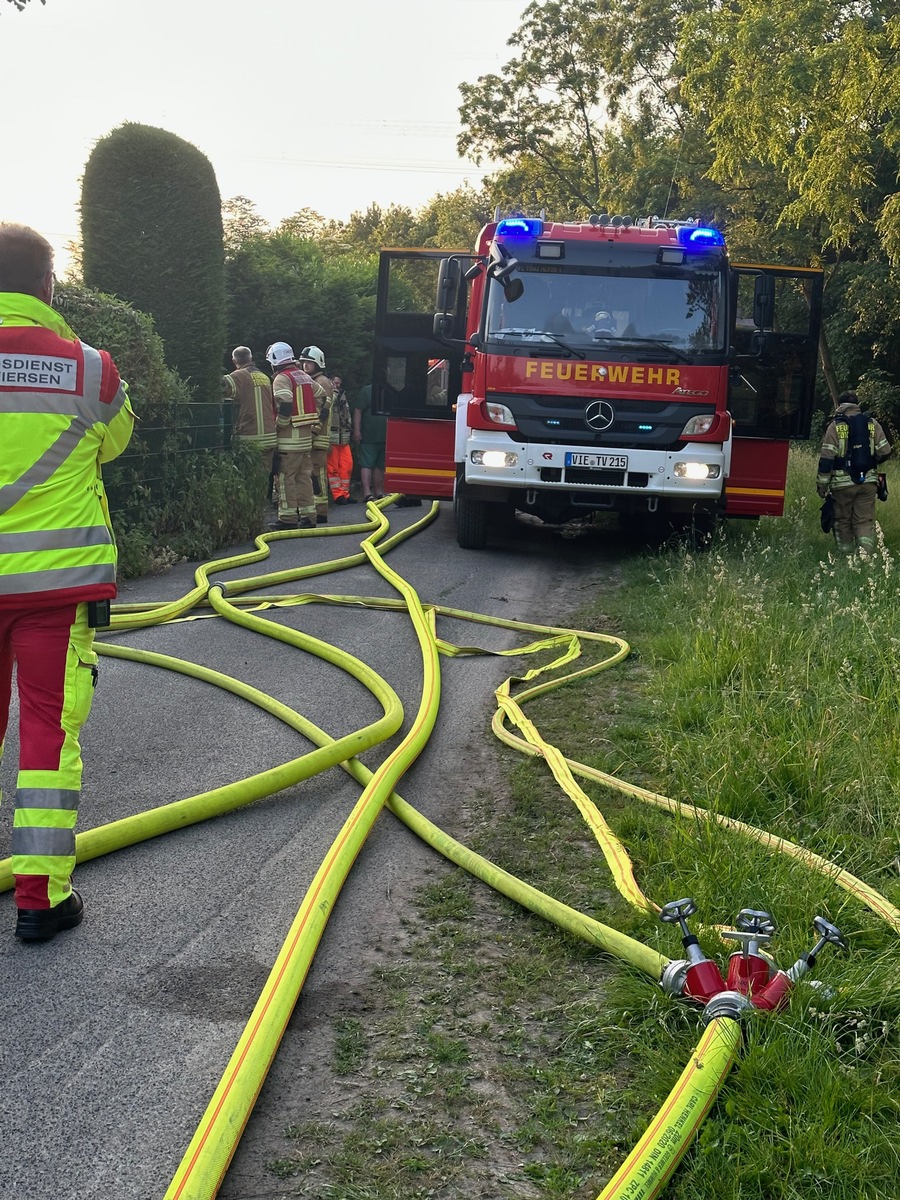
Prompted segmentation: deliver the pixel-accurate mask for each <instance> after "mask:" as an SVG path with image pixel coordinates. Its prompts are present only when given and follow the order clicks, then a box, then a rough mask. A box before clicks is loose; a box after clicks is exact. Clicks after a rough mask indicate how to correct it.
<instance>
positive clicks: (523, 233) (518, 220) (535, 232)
mask: <svg viewBox="0 0 900 1200" xmlns="http://www.w3.org/2000/svg"><path fill="white" fill-rule="evenodd" d="M543 232H544V222H543V221H542V220H541V218H540V217H504V218H503V220H502V221H501V222H500V223H499V224H498V225H497V234H496V236H497V237H501V236H502V237H512V238H516V237H521V238H536V237H540V236H541V234H542V233H543Z"/></svg>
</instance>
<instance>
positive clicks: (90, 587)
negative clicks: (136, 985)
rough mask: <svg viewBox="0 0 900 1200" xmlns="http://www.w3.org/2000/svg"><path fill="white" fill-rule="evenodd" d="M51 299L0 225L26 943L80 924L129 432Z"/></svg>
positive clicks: (6, 627) (4, 616)
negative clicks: (88, 767)
mask: <svg viewBox="0 0 900 1200" xmlns="http://www.w3.org/2000/svg"><path fill="white" fill-rule="evenodd" d="M53 287H54V275H53V248H52V247H51V245H50V243H49V242H48V241H47V240H46V239H45V238H43V237H42V236H41V235H40V234H39V233H37V232H36V231H35V230H33V229H30V228H29V227H28V226H25V225H15V224H0V447H2V452H0V756H2V753H3V742H4V738H5V735H6V729H7V724H8V721H9V710H10V704H11V700H12V672H13V665H14V664H15V667H16V686H17V690H18V696H19V772H18V777H17V780H16V809H15V815H14V817H13V832H12V870H13V876H14V878H15V896H16V909H17V920H16V930H15V935H16V937H17V938H20V939H21V940H22V941H25V942H43V941H48V940H49V939H50V938H53V937H55V936H56V934H57V933H59V932H60V931H61V930H64V929H73V928H74V927H75V926H76V925H79V924H80V923H81V920H82V917H83V916H84V903H83V901H82V899H81V896H80V895H79V893H78V892H77V891H76V890H75V889H74V888H73V887H72V871H73V869H74V867H75V823H76V820H77V817H78V804H79V799H80V794H81V779H82V771H83V764H82V760H81V746H80V743H79V733H80V731H81V727H82V725H83V724H84V722H85V721H86V720H87V718H88V713H89V712H90V708H91V700H92V697H93V694H94V686H95V684H96V682H97V661H98V660H97V654H96V651H95V650H94V648H93V642H94V627H95V626H97V625H101V624H103V625H106V624H109V618H108V616H107V615H106V612H105V611H104V610H105V609H107V608H108V604H109V601H110V600H112V599H114V597H115V595H116V543H115V538H114V536H113V531H112V524H111V522H110V516H109V507H108V505H107V502H106V493H105V491H104V488H103V476H102V465H103V463H106V462H109V461H110V460H111V459H114V458H116V457H117V456H118V455H119V454H121V453H122V451H123V450H124V449H125V447H126V446H127V445H128V442H129V440H130V438H131V434H132V430H133V428H134V413H133V412H132V409H131V404H130V402H129V399H128V388H127V385H126V384H125V383H123V382H122V381H121V380H120V378H119V372H118V370H117V369H116V365H115V363H114V362H113V360H112V358H111V357H110V356H109V354H107V352H106V351H105V350H95V349H94V348H93V347H92V346H88V345H87V344H86V343H85V342H82V341H80V340H79V339H78V338H77V337H76V335H75V334H74V333H73V332H72V330H71V329H70V328H69V326H68V325H67V324H66V322H65V321H64V320H63V318H62V317H61V316H60V314H59V313H58V312H56V311H55V310H54V309H53V308H52V304H53Z"/></svg>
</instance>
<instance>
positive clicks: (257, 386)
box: [222, 346, 276, 497]
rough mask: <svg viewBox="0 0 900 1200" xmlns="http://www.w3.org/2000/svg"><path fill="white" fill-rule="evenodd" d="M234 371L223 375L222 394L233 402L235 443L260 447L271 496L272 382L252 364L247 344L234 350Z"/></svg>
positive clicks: (273, 421)
mask: <svg viewBox="0 0 900 1200" xmlns="http://www.w3.org/2000/svg"><path fill="white" fill-rule="evenodd" d="M231 361H232V362H233V363H234V370H233V371H232V372H231V374H230V375H223V376H222V393H223V395H224V397H225V399H226V400H228V399H230V400H233V401H234V413H233V416H232V436H233V438H234V440H235V442H238V443H241V444H243V445H245V446H252V447H253V448H254V449H256V450H259V453H260V457H261V460H262V465H263V470H264V471H265V472H266V475H267V477H268V479H269V490H268V492H267V496H269V497H271V494H272V493H271V486H272V483H271V478H272V466H273V461H274V458H275V441H276V435H275V400H274V398H273V396H272V384H271V382H270V380H269V377H268V375H266V374H264V372H262V371H261V370H260V369H259V368H258V367H257V366H255V365H254V363H253V352H252V351H251V350H250V348H249V347H248V346H235V348H234V350H232V352H231Z"/></svg>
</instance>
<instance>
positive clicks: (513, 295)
mask: <svg viewBox="0 0 900 1200" xmlns="http://www.w3.org/2000/svg"><path fill="white" fill-rule="evenodd" d="M524 291H525V284H524V283H523V282H522V280H521V279H508V280H507V281H506V282H505V283H504V284H503V295H504V296H505V297H506V299H507V301H508V302H509V303H510V304H512V303H513V302H514V301H516V300H518V299H519V297H520V296H521V295H522V293H523V292H524Z"/></svg>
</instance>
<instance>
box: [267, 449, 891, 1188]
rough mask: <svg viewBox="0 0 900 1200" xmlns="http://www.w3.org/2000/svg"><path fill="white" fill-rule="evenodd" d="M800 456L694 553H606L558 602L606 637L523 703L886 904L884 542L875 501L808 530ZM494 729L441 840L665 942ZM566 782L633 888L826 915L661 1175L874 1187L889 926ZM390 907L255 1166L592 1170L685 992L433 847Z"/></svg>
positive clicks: (403, 1182)
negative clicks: (587, 591) (866, 532)
mask: <svg viewBox="0 0 900 1200" xmlns="http://www.w3.org/2000/svg"><path fill="white" fill-rule="evenodd" d="M813 473H814V463H813V461H812V460H811V459H810V458H809V457H808V456H805V455H801V454H797V455H795V456H794V457H793V459H792V466H791V475H790V489H791V494H790V495H789V498H788V510H787V516H786V517H785V518H784V519H782V520H779V521H769V520H765V519H764V520H763V521H761V522H760V523H759V524H758V526H747V525H744V526H741V525H734V526H732V527H730V528H729V529H728V531H727V534H726V536H725V537H724V538H723V539H722V540H720V541H719V542H717V543H716V545H715V546H714V547H713V548H712V550H711V551H710V552H709V553H707V554H704V555H700V556H698V555H694V554H691V553H687V552H684V551H670V552H667V553H666V554H663V555H659V556H654V557H650V558H644V559H638V560H633V561H631V562H629V563H626V565H625V566H624V567H623V580H622V583H621V586H619V587H616V588H615V589H614V590H613V589H611V590H609V591H606V592H604V594H603V596H602V598H600V599H598V601H597V602H596V603H595V604H594V605H592V607H591V609H590V610H587V611H584V612H582V613H580V614H577V615H576V616H575V617H574V618H573V621H572V624H573V625H576V626H577V625H579V624H580V625H581V626H582V627H585V628H591V629H596V628H601V629H605V630H606V631H608V632H613V633H618V634H620V635H621V636H624V637H626V638H627V639H628V640H629V641H630V642H631V644H632V647H633V654H632V657H631V658H630V659H629V660H627V662H626V663H625V664H624V665H623V666H622V667H620V668H619V669H618V670H617V671H615V672H614V673H604V674H601V675H600V676H597V677H595V678H594V679H592V680H589V681H586V682H583V683H580V684H577V685H573V686H571V687H569V688H564V689H561V690H559V691H558V692H553V693H550V694H548V695H545V696H543V697H541V698H540V699H538V700H536V701H535V702H533V703H532V704H530V705H529V707H528V715H529V716H530V717H531V719H532V720H533V721H534V722H535V723H536V724H537V725H538V727H539V728H540V730H541V732H542V734H543V735H544V737H545V738H546V739H547V740H548V741H552V742H555V743H556V744H557V745H559V746H560V747H561V748H562V749H563V750H564V751H565V752H566V753H567V754H569V755H570V756H571V757H573V758H576V759H579V760H581V761H583V762H586V763H588V764H590V765H592V766H596V767H598V768H600V769H601V770H604V771H607V772H609V773H611V774H616V775H621V776H622V777H624V778H626V779H628V780H629V781H631V782H636V783H640V784H643V785H645V786H648V787H650V788H652V789H653V790H655V791H659V792H663V793H665V794H667V795H669V796H672V797H674V798H676V799H679V800H685V801H689V802H691V803H696V804H699V805H701V806H703V807H706V808H710V809H712V810H715V811H718V812H722V813H725V814H727V815H729V816H734V817H737V818H740V819H741V820H744V821H747V822H749V823H751V824H755V825H758V826H761V827H763V828H765V829H767V830H770V831H771V832H773V833H777V834H780V835H782V836H784V837H787V838H789V839H791V840H792V841H796V842H799V843H801V844H803V845H804V846H807V847H808V848H810V849H812V850H814V851H815V852H816V853H818V854H821V855H823V856H824V857H826V858H828V859H829V860H831V861H833V862H835V863H837V864H838V865H840V866H842V867H844V868H846V869H847V870H849V871H851V872H852V873H854V874H856V875H858V876H861V877H862V878H863V879H864V880H866V881H867V882H868V883H870V884H871V885H872V886H874V887H875V888H877V889H879V890H880V891H882V892H883V893H885V894H886V895H887V897H888V898H889V899H890V900H891V901H892V902H893V903H894V904H900V858H898V845H900V769H898V766H897V763H898V749H900V747H898V736H900V735H898V719H897V713H898V698H900V697H898V685H897V658H898V650H900V571H898V568H897V565H896V563H895V561H894V558H893V555H892V554H891V553H890V551H889V550H888V549H887V545H888V544H892V545H893V544H897V541H898V540H900V520H898V518H896V517H895V516H894V513H893V512H892V511H891V506H890V504H889V505H887V506H884V507H882V506H879V509H880V511H879V514H878V515H879V517H880V518H881V519H882V521H883V529H884V533H883V536H882V538H881V539H880V541H879V546H878V550H877V552H876V553H875V555H873V556H872V557H871V558H869V559H868V560H867V561H865V562H860V561H859V560H858V559H854V560H850V561H845V560H843V559H837V558H836V556H835V555H834V553H833V550H831V547H832V545H833V543H831V541H830V540H827V539H826V538H825V537H824V536H823V535H822V534H821V533H820V532H819V531H818V528H817V516H818V514H817V506H816V505H815V504H814V503H812V504H811V503H809V502H808V501H807V500H806V499H805V497H807V496H809V495H811V494H813V492H814V489H813V483H812V480H813ZM498 754H499V756H500V758H501V760H502V761H503V762H504V763H506V764H507V767H508V772H507V775H508V785H507V786H506V787H503V788H502V789H501V792H500V794H499V795H498V794H497V792H494V793H492V794H490V795H488V794H486V793H485V794H481V795H480V796H476V797H475V798H474V800H473V802H472V805H471V821H470V824H471V829H470V833H469V841H470V844H472V845H473V847H474V848H475V849H477V850H479V851H481V852H482V853H484V854H486V855H488V856H489V857H491V858H492V859H494V861H496V862H497V863H498V864H499V865H501V866H503V867H505V868H506V869H507V870H510V871H512V872H514V873H515V874H517V875H520V876H521V877H522V878H524V879H527V880H529V881H530V882H534V883H536V884H537V885H538V886H540V887H542V888H543V889H544V890H546V891H548V892H551V893H552V894H554V895H556V896H558V897H559V898H560V899H561V900H564V901H565V902H567V903H569V904H571V905H573V906H575V907H578V908H581V909H582V910H584V911H586V912H588V913H590V914H591V915H593V916H596V917H597V918H598V919H600V920H602V921H604V922H606V923H607V924H611V925H614V926H616V927H617V928H620V929H622V930H623V931H624V932H627V933H630V934H632V935H633V936H636V937H638V938H640V939H641V940H643V941H646V942H647V943H649V944H652V945H655V946H657V947H658V948H659V949H661V950H663V951H664V952H665V953H667V954H670V955H672V956H673V957H677V956H678V955H679V953H680V945H679V942H678V938H677V935H675V934H673V932H672V931H671V929H669V928H667V927H663V926H661V925H660V924H659V923H658V922H656V921H655V920H652V919H650V918H648V917H647V916H645V915H643V914H640V913H637V912H635V911H634V910H632V909H630V908H629V907H628V906H627V905H626V904H625V903H624V902H623V901H622V900H621V898H620V897H619V896H618V894H617V893H616V892H615V891H614V889H613V888H612V886H611V883H610V877H609V873H608V871H607V869H606V867H605V864H604V862H603V860H602V858H601V857H600V855H599V852H598V850H597V848H596V846H595V844H594V842H593V839H592V837H591V835H590V833H589V832H588V830H587V828H586V826H585V825H584V824H583V822H582V821H581V819H580V817H579V816H578V814H577V812H576V811H575V809H574V806H572V805H571V803H570V802H569V801H567V800H566V798H565V797H563V796H561V795H560V794H559V793H558V791H557V789H556V787H555V785H554V784H553V781H552V779H551V778H550V776H549V773H548V772H547V770H546V768H545V766H544V764H543V763H542V762H540V761H539V760H532V759H528V760H519V759H517V758H516V757H515V756H514V755H513V754H512V752H510V751H507V750H505V749H499V750H498ZM587 790H588V791H590V792H591V794H592V796H593V798H594V800H595V801H596V802H597V804H598V806H599V807H600V808H601V809H602V811H603V812H604V815H605V816H606V817H607V819H608V820H609V822H610V824H611V825H612V826H613V828H614V830H615V831H616V833H617V834H618V835H619V837H620V838H622V840H623V841H624V842H625V844H626V846H627V848H628V850H629V853H630V854H631V857H632V860H633V862H634V864H635V870H636V874H637V876H638V879H639V881H640V883H641V885H642V887H643V889H644V890H645V892H646V893H647V894H648V895H649V896H651V897H652V898H653V899H654V900H656V901H657V902H658V903H663V902H665V901H666V900H669V899H674V898H678V897H682V896H688V895H690V896H693V897H694V898H695V900H696V901H697V904H698V909H699V912H698V916H697V918H696V920H697V921H698V922H700V921H702V922H703V923H705V924H706V925H707V926H712V925H714V924H718V923H723V924H724V923H730V922H732V921H733V920H734V916H735V914H736V913H737V911H738V910H739V909H740V908H743V907H751V908H764V909H767V910H768V911H770V912H771V913H772V915H773V917H774V918H775V921H776V924H777V927H778V934H777V937H776V941H775V942H774V943H773V948H772V949H773V953H774V954H775V956H776V958H777V960H778V961H779V963H780V964H782V965H784V966H788V965H790V963H792V962H793V961H794V960H795V959H796V958H797V957H798V955H799V954H800V953H801V952H802V951H803V950H805V949H808V948H809V947H810V945H811V942H812V928H811V923H812V918H813V916H814V915H815V914H816V913H821V914H822V915H824V916H826V917H827V918H828V919H829V920H832V921H834V922H835V923H837V924H838V925H839V926H841V928H842V929H843V930H844V932H845V933H846V935H847V936H848V937H849V939H850V942H851V949H850V953H849V954H848V955H846V956H838V955H837V954H828V955H826V954H823V955H822V957H821V960H820V964H819V967H818V969H817V972H816V973H817V975H819V976H820V977H821V978H822V979H823V980H824V981H826V982H827V984H828V985H829V987H828V990H827V992H826V991H825V990H822V989H820V990H815V989H812V988H809V987H805V986H803V987H800V988H798V989H797V990H796V992H795V994H794V997H793V998H792V1002H791V1004H790V1006H789V1007H788V1009H787V1010H786V1011H785V1012H783V1013H781V1014H779V1015H777V1016H775V1017H772V1016H760V1017H758V1018H755V1019H752V1020H751V1021H750V1022H748V1024H747V1028H746V1037H745V1047H744V1051H743V1053H742V1055H741V1057H740V1060H739V1062H738V1064H737V1066H736V1067H735V1069H734V1071H733V1072H732V1074H731V1076H730V1077H729V1080H728V1082H727V1083H726V1086H725V1088H724V1090H723V1092H722V1095H721V1096H720V1098H719V1101H718V1103H717V1104H716V1105H715V1106H714V1108H713V1110H712V1112H711V1114H710V1116H709V1118H708V1119H707V1121H706V1122H705V1124H704V1126H703V1128H702V1130H701V1133H700V1135H699V1137H698V1139H697V1141H696V1143H695V1145H694V1146H693V1148H692V1149H691V1150H690V1151H689V1153H688V1155H687V1156H686V1158H685V1160H684V1161H683V1163H682V1164H681V1166H680V1167H679V1169H678V1171H677V1173H676V1175H675V1177H674V1178H673V1180H672V1182H671V1183H670V1184H669V1186H668V1188H667V1190H666V1191H665V1193H664V1196H665V1197H666V1198H667V1200H687V1198H688V1197H690V1198H691V1200H697V1198H698V1197H701V1198H706V1197H713V1196H715V1197H716V1198H717V1200H813V1198H814V1197H815V1198H816V1200H822V1197H827V1198H828V1200H895V1198H896V1197H897V1196H898V1195H900V1020H898V1017H900V979H898V974H900V973H898V955H897V937H896V934H895V933H893V932H892V931H891V930H890V929H889V928H888V927H887V926H886V925H884V924H883V923H881V922H880V921H879V920H878V919H877V918H876V917H875V915H874V914H873V913H871V912H870V911H869V910H868V909H867V908H865V907H864V906H863V905H861V904H860V903H859V902H858V901H857V900H856V899H854V898H853V897H851V896H849V895H848V894H847V893H846V892H844V891H842V890H841V889H839V888H838V887H837V886H836V885H835V884H834V883H833V882H832V881H831V880H830V879H828V878H826V877H824V876H822V875H818V874H814V873H812V872H810V871H809V870H808V869H807V868H805V867H803V866H801V865H800V864H798V863H796V862H793V861H791V860H789V859H787V858H785V857H783V856H777V855H771V854H768V853H766V852H765V851H764V850H763V849H762V848H761V847H759V846H757V845H756V844H754V843H750V842H748V841H746V840H743V839H741V838H739V837H738V836H737V835H735V834H733V833H730V832H728V831H726V830H723V829H721V828H719V827H718V826H716V825H714V824H712V823H709V822H703V821H697V820H686V819H673V818H671V817H668V816H666V815H664V814H662V813H660V812H658V811H657V810H654V809H652V808H649V807H645V806H643V805H641V804H640V803H638V802H636V801H633V800H630V799H628V798H625V797H623V796H621V795H619V794H617V793H615V792H612V791H609V790H608V789H602V788H593V787H588V789H587ZM408 932H409V939H408V943H407V948H406V953H405V955H404V957H403V960H402V961H401V962H399V963H398V964H397V965H396V966H392V967H391V968H390V969H389V970H384V971H381V972H379V973H377V974H376V975H375V976H374V977H373V978H372V979H371V981H370V983H369V986H368V988H367V992H366V1007H365V1012H364V1013H363V1014H362V1015H361V1016H359V1017H354V1018H353V1019H347V1018H346V1017H342V1018H340V1019H339V1020H337V1021H336V1022H335V1025H334V1029H333V1031H332V1032H333V1039H332V1052H333V1072H334V1082H335V1090H334V1092H333V1093H330V1095H329V1100H330V1103H331V1105H332V1108H331V1111H330V1112H328V1113H324V1112H321V1113H317V1114H315V1119H311V1120H310V1121H308V1122H305V1123H303V1124H297V1125H294V1126H292V1127H291V1128H290V1129H289V1130H288V1131H287V1136H288V1145H287V1147H286V1153H285V1155H284V1157H283V1158H282V1159H280V1160H279V1161H278V1162H276V1163H272V1164H271V1168H270V1169H271V1170H272V1172H273V1173H274V1174H276V1175H278V1176H280V1177H281V1178H282V1179H283V1180H284V1181H285V1182H286V1183H287V1181H288V1180H290V1181H291V1182H290V1186H291V1187H292V1188H293V1189H294V1190H295V1194H296V1195H298V1196H317V1197H323V1198H326V1200H368V1198H369V1197H373V1198H374V1197H379V1200H420V1198H422V1200H424V1198H431V1197H435V1198H437V1197H447V1198H450V1197H461V1196H465V1197H500V1196H517V1197H570V1198H572V1200H589V1198H592V1197H595V1196H596V1195H597V1194H598V1192H599V1191H600V1190H601V1188H602V1186H603V1184H604V1182H605V1181H606V1179H607V1178H608V1177H609V1175H610V1174H611V1173H612V1171H613V1170H614V1169H615V1167H616V1166H617V1165H618V1163H619V1162H620V1161H621V1159H622V1157H624V1155H625V1153H626V1152H627V1150H628V1149H629V1148H630V1146H631V1145H632V1144H633V1142H634V1140H635V1139H636V1138H637V1136H638V1135H639V1134H640V1132H641V1131H642V1130H643V1128H644V1126H645V1125H646V1123H647V1121H648V1120H649V1119H650V1117H651V1116H652V1115H653V1113H654V1112H655V1110H656V1107H657V1106H658V1104H659V1103H660V1101H661V1100H662V1099H663V1097H664V1096H665V1094H666V1092H667V1091H668V1089H669V1088H670V1087H671V1085H672V1084H673V1082H674V1081H675V1079H676V1078H677V1076H678V1074H679V1073H680V1070H681V1068H682V1066H683V1065H684V1063H685V1062H686V1061H687V1059H688V1056H689V1054H690V1051H691V1049H692V1048H693V1046H694V1045H695V1043H696V1041H697V1038H698V1036H699V1022H698V1014H697V1011H696V1010H694V1009H692V1008H690V1007H688V1006H686V1005H685V1004H684V1003H683V1002H681V1001H675V1000H671V999H669V998H667V997H665V996H663V995H662V994H661V993H660V992H659V991H658V990H657V989H656V988H654V987H653V986H652V985H651V984H650V983H649V982H648V981H646V980H645V979H644V978H642V977H638V976H637V975H636V974H634V973H633V972H631V971H629V970H628V969H626V968H624V967H622V966H620V965H619V964H616V963H611V962H610V961H609V960H607V959H604V958H603V957H602V956H601V955H599V954H597V953H596V952H594V951H593V950H591V949H590V948H589V947H587V946H586V945H582V944H580V943H577V942H575V941H574V940H573V939H571V938H568V937H567V936H565V935H563V934H560V933H558V932H557V931H556V930H554V929H553V928H549V927H547V926H546V925H544V924H543V923H541V922H540V921H538V920H536V919H534V918H532V917H530V916H528V915H527V914H525V913H523V912H522V911H520V910H519V909H517V908H516V907H515V906H514V905H512V904H509V903H508V902H506V901H504V900H503V899H501V898H499V897H497V896H494V895H493V894H491V893H490V892H489V891H488V889H486V888H485V887H483V885H481V884H479V883H477V882H476V881H473V880H471V879H469V878H468V877H467V876H465V875H464V874H463V873H461V872H458V871H456V870H455V869H451V868H449V867H445V866H442V865H436V867H435V869H434V873H433V882H431V883H430V884H429V885H428V886H427V887H425V888H424V889H423V891H422V892H421V894H420V896H419V899H418V912H417V913H416V914H413V915H411V918H410V923H409V930H408ZM702 940H703V942H704V945H705V947H706V949H707V951H708V952H709V953H710V954H712V955H715V956H716V957H718V958H719V960H720V962H721V961H723V960H724V958H725V956H726V954H727V951H725V952H723V950H722V946H721V943H719V941H718V939H717V938H715V936H714V935H713V934H711V933H710V932H709V931H708V930H707V931H706V932H704V933H703V935H702Z"/></svg>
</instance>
